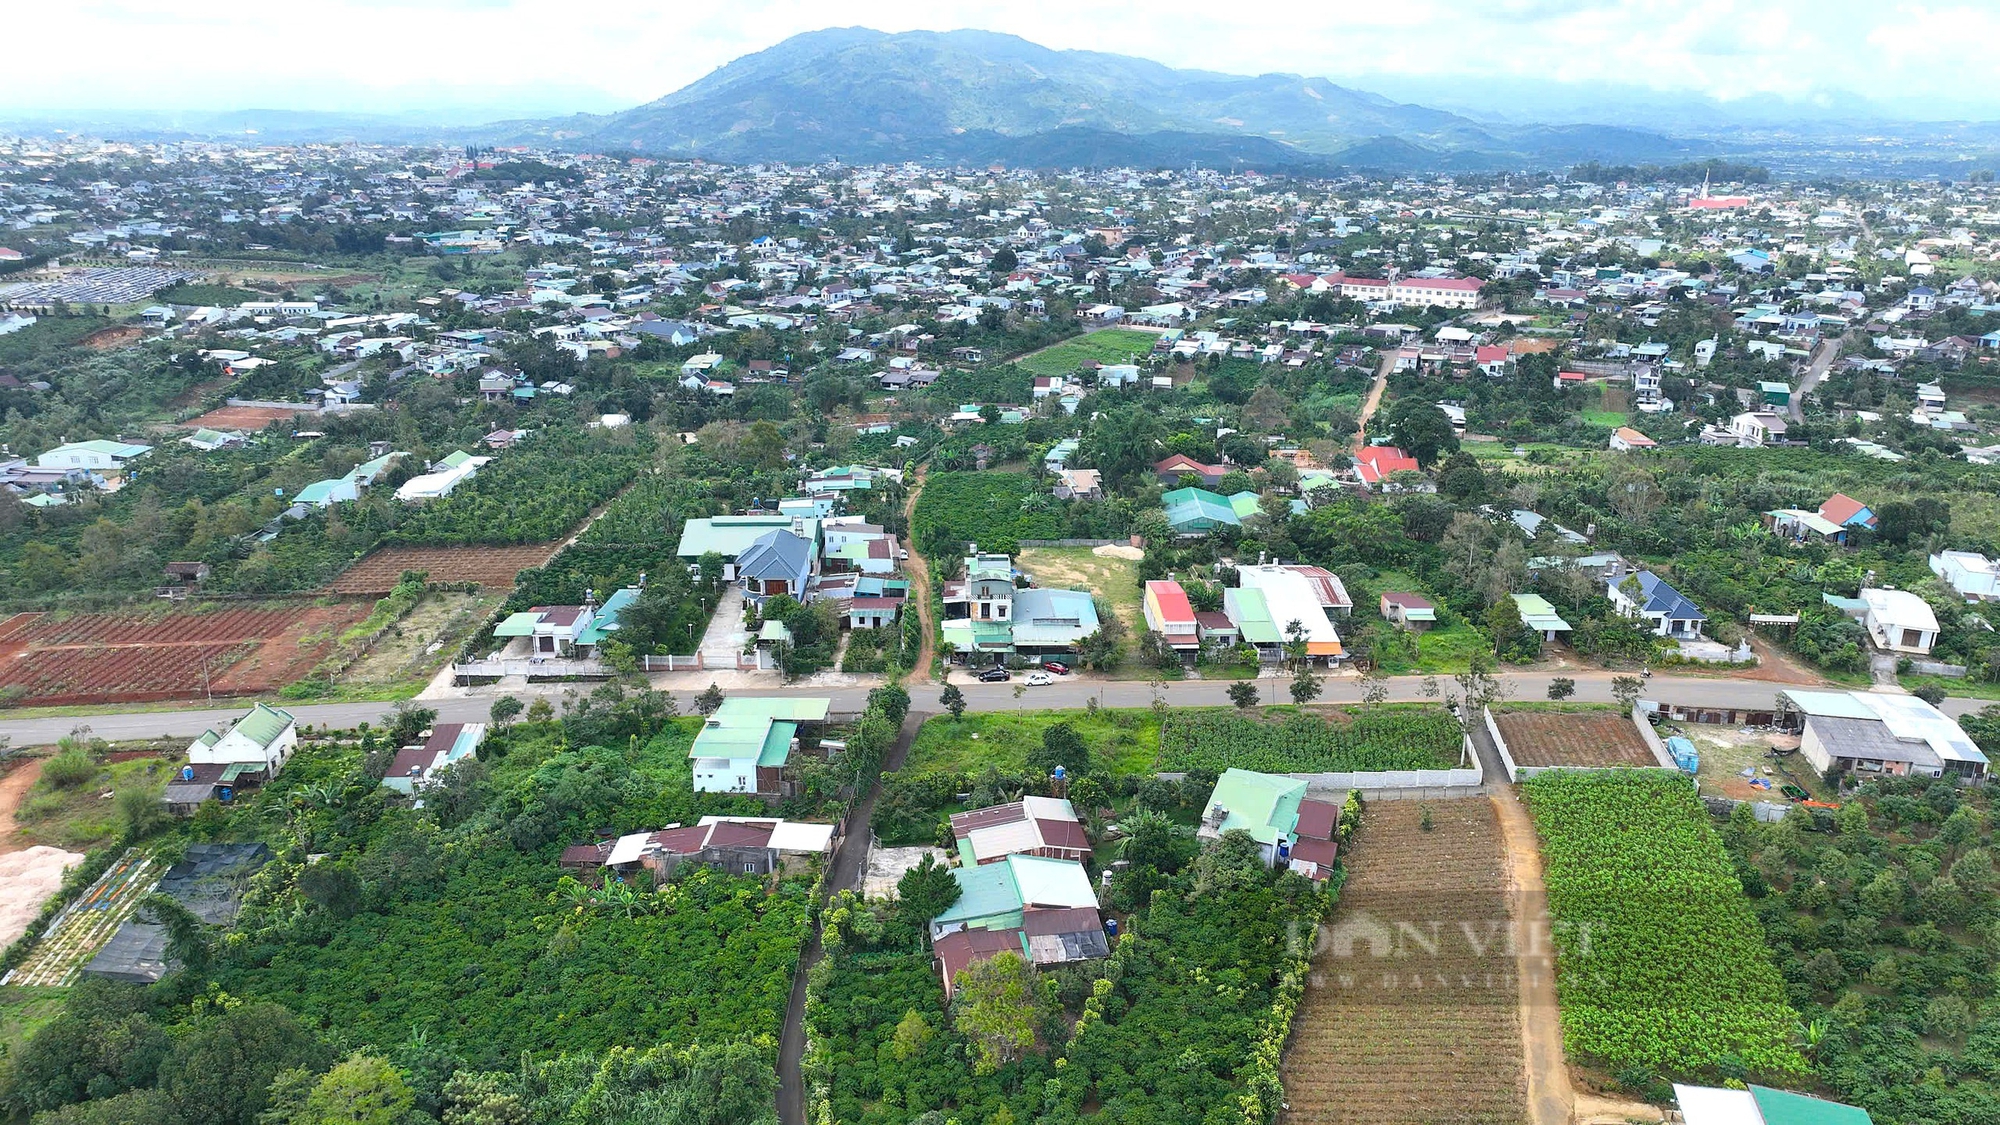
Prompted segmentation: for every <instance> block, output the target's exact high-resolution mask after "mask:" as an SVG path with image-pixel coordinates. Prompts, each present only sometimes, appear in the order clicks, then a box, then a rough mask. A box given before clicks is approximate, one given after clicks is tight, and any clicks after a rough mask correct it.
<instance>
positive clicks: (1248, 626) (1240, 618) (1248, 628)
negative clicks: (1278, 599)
mask: <svg viewBox="0 0 2000 1125" xmlns="http://www.w3.org/2000/svg"><path fill="white" fill-rule="evenodd" d="M1230 593H1231V594H1232V595H1233V596H1231V597H1229V599H1228V600H1229V603H1230V604H1231V605H1233V606H1234V607H1235V612H1234V613H1233V614H1232V615H1231V616H1230V620H1232V621H1234V622H1235V623H1236V629H1237V631H1238V632H1239V633H1241V634H1242V635H1243V640H1244V641H1245V642H1246V643H1248V644H1253V645H1281V644H1284V643H1285V635H1284V634H1283V633H1282V632H1279V631H1278V623H1277V622H1276V621H1274V620H1272V619H1271V605H1270V603H1269V602H1266V601H1265V600H1264V591H1262V590H1259V589H1257V588H1255V587H1253V586H1245V587H1242V588H1241V589H1238V590H1234V591H1231V592H1230Z"/></svg>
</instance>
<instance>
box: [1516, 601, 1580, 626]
mask: <svg viewBox="0 0 2000 1125" xmlns="http://www.w3.org/2000/svg"><path fill="white" fill-rule="evenodd" d="M1514 605H1515V606H1516V607H1517V608H1519V609H1520V611H1521V621H1522V622H1523V623H1524V624H1526V625H1527V626H1528V628H1530V629H1534V630H1536V631H1537V632H1541V631H1544V630H1549V629H1554V630H1556V631H1557V632H1562V633H1567V632H1569V622H1567V621H1564V620H1563V619H1562V614H1560V613H1557V612H1556V607H1554V606H1552V605H1550V604H1549V600H1548V599H1547V598H1545V597H1543V596H1541V595H1540V594H1515V595H1514Z"/></svg>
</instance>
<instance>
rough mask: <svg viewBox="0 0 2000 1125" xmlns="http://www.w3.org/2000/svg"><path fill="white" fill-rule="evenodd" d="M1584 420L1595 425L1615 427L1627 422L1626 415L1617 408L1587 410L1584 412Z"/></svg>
mask: <svg viewBox="0 0 2000 1125" xmlns="http://www.w3.org/2000/svg"><path fill="white" fill-rule="evenodd" d="M1583 420H1584V421H1586V422H1589V423H1590V424H1591V425H1593V426H1613V427H1616V426H1622V425H1624V424H1625V422H1626V418H1625V415H1624V414H1623V413H1621V412H1619V411H1616V410H1586V411H1584V412H1583Z"/></svg>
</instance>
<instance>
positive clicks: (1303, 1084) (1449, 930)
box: [1281, 797, 1529, 1125]
mask: <svg viewBox="0 0 2000 1125" xmlns="http://www.w3.org/2000/svg"><path fill="white" fill-rule="evenodd" d="M1426 814H1428V816H1429V819H1430V823H1431V827H1430V828H1429V829H1425V827H1424V819H1425V816H1426ZM1348 864H1349V874H1348V877H1347V884H1346V886H1345V887H1343V888H1342V890H1341V895H1340V906H1339V908H1338V909H1337V910H1336V911H1335V913H1334V916H1333V919H1332V921H1331V924H1330V925H1329V926H1328V928H1327V930H1326V931H1325V932H1324V933H1323V934H1321V936H1320V941H1319V948H1318V951H1317V952H1316V953H1315V955H1314V957H1313V976H1312V980H1311V983H1310V984H1309V985H1308V987H1307V989H1306V995H1305V1000H1304V1002H1303V1003H1302V1004H1301V1005H1300V1007H1299V1014H1298V1018H1297V1020H1296V1022H1295V1023H1294V1025H1293V1030H1292V1039H1291V1043H1290V1046H1289V1047H1288V1049H1287V1051H1286V1054H1285V1065H1284V1082H1285V1101H1286V1104H1287V1105H1288V1106H1289V1107H1290V1108H1288V1109H1287V1110H1286V1111H1285V1113H1284V1115H1283V1117H1282V1118H1281V1120H1282V1121H1284V1122H1285V1123H1286V1125H1410V1123H1412V1122H1425V1123H1431V1125H1446V1123H1451V1125H1524V1123H1525V1122H1527V1121H1528V1119H1529V1117H1528V1104H1527V1078H1526V1075H1527V1068H1526V1064H1525V1061H1524V1057H1523V1044H1522V1037H1521V1021H1520V988H1519V976H1518V970H1517V965H1516V960H1515V949H1514V946H1513V944H1512V942H1511V940H1510V926H1511V923H1512V919H1511V917H1510V914H1509V908H1508V897H1509V896H1508V881H1507V869H1506V862H1505V854H1504V851H1503V847H1502V841H1501V837H1500V829H1499V825H1498V823H1497V820H1496V818H1495V813H1494V809H1493V805H1492V802H1490V801H1488V800H1486V799H1485V798H1483V797H1478V798H1467V799H1461V800H1452V801H1433V802H1418V801H1377V802H1374V803H1372V804H1370V805H1369V806H1368V808H1367V811H1366V812H1365V813H1364V814H1363V816H1362V822H1361V829H1360V831H1359V832H1358V833H1357V834H1356V836H1355V839H1354V842H1353V844H1352V846H1351V851H1350V852H1349V853H1348Z"/></svg>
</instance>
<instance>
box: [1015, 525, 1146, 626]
mask: <svg viewBox="0 0 2000 1125" xmlns="http://www.w3.org/2000/svg"><path fill="white" fill-rule="evenodd" d="M1093 550H1095V548H1091V547H1023V548H1021V553H1020V554H1019V555H1018V556H1016V557H1015V559H1014V565H1015V566H1018V567H1020V568H1021V569H1022V570H1024V571H1027V572H1028V573H1029V574H1032V575H1034V576H1035V585H1037V586H1044V587H1048V588H1050V589H1055V590H1089V591H1090V592H1091V593H1093V594H1096V595H1097V596H1099V597H1101V598H1103V599H1104V600H1105V601H1108V602H1110V603H1111V608H1112V610H1113V611H1114V612H1116V613H1117V614H1118V620H1119V621H1121V622H1123V623H1124V625H1125V628H1126V629H1127V630H1128V632H1129V633H1130V635H1131V636H1134V637H1136V636H1138V635H1139V634H1140V632H1142V631H1143V630H1144V629H1145V628H1146V616H1145V608H1144V604H1143V602H1142V601H1141V599H1140V595H1139V563H1138V561H1137V560H1136V559H1121V558H1118V557H1117V556H1115V555H1098V554H1092V553H1091V552H1092V551H1093Z"/></svg>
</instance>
